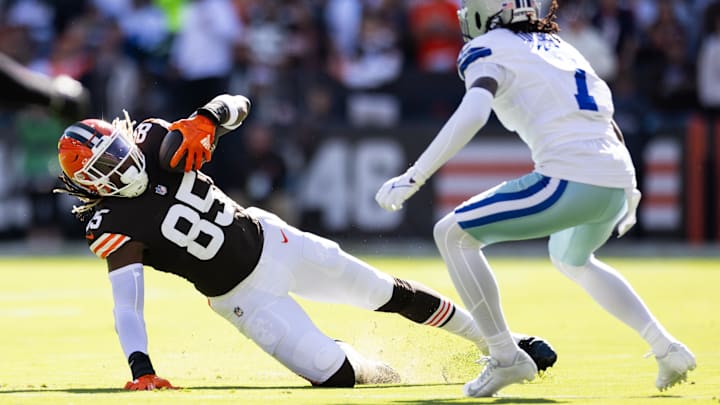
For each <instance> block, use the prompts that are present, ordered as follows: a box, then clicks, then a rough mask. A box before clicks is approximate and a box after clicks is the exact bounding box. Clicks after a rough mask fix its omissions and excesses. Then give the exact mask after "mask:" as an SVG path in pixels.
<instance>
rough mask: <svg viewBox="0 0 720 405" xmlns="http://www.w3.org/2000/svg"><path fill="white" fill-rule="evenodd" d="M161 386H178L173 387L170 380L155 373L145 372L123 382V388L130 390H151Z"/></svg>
mask: <svg viewBox="0 0 720 405" xmlns="http://www.w3.org/2000/svg"><path fill="white" fill-rule="evenodd" d="M161 388H167V389H169V390H176V389H178V387H173V386H172V384H170V381H168V380H166V379H164V378H160V377H158V376H156V375H155V374H145V375H143V376H140V377H138V378H137V379H135V380H132V381H128V382H127V383H126V384H125V389H126V390H130V391H152V390H155V389H161Z"/></svg>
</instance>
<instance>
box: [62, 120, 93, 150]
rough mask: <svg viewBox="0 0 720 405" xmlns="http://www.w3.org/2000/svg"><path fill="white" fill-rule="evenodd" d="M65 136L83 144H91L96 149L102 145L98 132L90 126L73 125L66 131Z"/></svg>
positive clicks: (79, 123)
mask: <svg viewBox="0 0 720 405" xmlns="http://www.w3.org/2000/svg"><path fill="white" fill-rule="evenodd" d="M65 135H67V136H68V137H70V138H72V139H75V140H77V141H80V142H82V143H83V144H90V147H91V148H94V147H96V146H97V145H98V143H100V137H99V136H97V132H96V131H95V129H93V128H92V127H91V126H89V125H85V124H83V123H81V122H78V123H76V124H74V125H71V126H70V127H69V128H68V129H67V130H66V131H65Z"/></svg>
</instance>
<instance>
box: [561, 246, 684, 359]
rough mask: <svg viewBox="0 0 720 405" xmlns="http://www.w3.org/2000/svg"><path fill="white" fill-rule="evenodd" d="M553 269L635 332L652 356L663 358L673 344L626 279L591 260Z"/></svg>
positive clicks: (591, 258) (592, 257)
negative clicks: (661, 356)
mask: <svg viewBox="0 0 720 405" xmlns="http://www.w3.org/2000/svg"><path fill="white" fill-rule="evenodd" d="M553 264H555V267H557V268H558V269H560V271H561V272H562V273H563V274H565V275H566V276H568V277H569V278H570V279H571V280H573V281H574V282H576V283H577V284H579V285H580V286H581V287H582V288H583V289H585V291H586V292H587V293H588V294H590V296H591V297H592V298H593V299H594V300H595V302H597V303H598V304H600V306H602V307H603V309H605V310H606V311H607V312H609V313H610V314H611V315H613V316H614V317H616V318H617V319H619V320H620V321H622V322H623V323H625V324H626V325H628V326H630V327H631V328H633V329H635V331H637V333H638V334H640V336H642V338H643V339H644V340H645V341H646V342H648V344H649V345H650V346H651V347H652V350H653V352H654V353H655V354H662V353H664V351H665V350H667V347H668V346H669V345H670V343H672V342H674V341H676V340H675V339H674V338H673V337H672V336H671V335H670V334H669V333H667V331H666V330H665V329H664V328H663V327H662V326H661V325H660V324H659V322H658V321H657V320H656V319H655V317H654V316H653V315H652V313H650V310H649V309H648V307H647V306H646V305H645V303H644V302H643V300H642V299H641V298H640V296H639V295H638V294H637V293H636V292H635V290H633V288H632V287H631V286H630V284H629V283H628V282H627V281H626V280H625V278H624V277H623V276H622V275H621V274H620V273H618V272H617V271H616V270H615V269H613V268H612V267H610V266H609V265H607V264H605V263H603V262H601V261H600V260H597V259H596V258H595V257H594V256H591V257H590V260H589V261H588V262H587V264H585V266H570V265H567V264H563V263H560V262H558V261H556V260H553Z"/></svg>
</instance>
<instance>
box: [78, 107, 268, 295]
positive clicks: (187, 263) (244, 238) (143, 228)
mask: <svg viewBox="0 0 720 405" xmlns="http://www.w3.org/2000/svg"><path fill="white" fill-rule="evenodd" d="M167 126H168V123H167V122H165V121H162V120H158V119H149V120H145V121H143V122H142V123H140V124H139V125H138V126H137V127H136V128H135V132H134V137H135V143H136V144H137V145H138V146H139V148H140V149H141V150H142V151H143V154H144V155H145V168H146V171H147V174H148V178H149V182H148V187H147V189H146V190H145V192H144V193H143V194H141V195H140V196H138V197H135V198H117V197H107V198H104V199H103V200H102V201H101V202H100V204H98V205H97V206H96V207H95V209H94V215H93V216H92V218H91V219H90V220H89V221H88V223H87V226H86V235H85V237H86V239H87V241H88V244H89V245H90V250H92V251H93V253H95V254H96V255H97V256H98V257H100V258H103V259H104V258H106V257H107V256H108V255H110V254H112V252H114V251H116V250H117V249H118V248H120V247H121V246H122V245H124V244H125V243H127V242H129V241H131V240H134V241H138V242H141V243H142V244H143V245H144V246H145V249H144V252H143V264H145V265H148V266H151V267H153V268H155V269H156V270H160V271H164V272H168V273H173V274H177V275H178V276H181V277H184V278H186V279H187V280H188V281H190V282H191V283H193V284H194V285H195V288H197V289H198V291H200V292H201V293H203V294H204V295H206V296H209V297H213V296H218V295H222V294H224V293H226V292H228V291H229V290H231V289H232V288H233V287H235V286H236V285H237V284H238V283H239V282H240V281H242V280H243V279H245V278H246V277H247V276H248V275H249V274H250V273H251V272H252V271H253V269H254V268H255V265H256V264H257V262H258V260H259V259H260V253H261V252H262V245H263V233H262V229H261V227H260V224H259V222H258V221H257V220H256V219H254V218H252V217H250V216H249V215H247V214H246V213H245V211H244V209H243V208H242V207H240V206H239V205H238V204H237V203H235V202H234V201H233V200H231V199H230V198H229V197H228V196H226V195H225V193H223V192H222V190H220V189H219V188H218V187H217V186H215V185H214V184H213V181H212V179H211V178H210V177H208V176H206V175H204V174H203V173H201V172H199V171H195V170H193V171H191V172H188V173H173V172H169V171H166V170H164V169H162V168H161V166H160V159H159V150H160V144H161V142H162V140H163V137H164V136H165V135H166V134H167Z"/></svg>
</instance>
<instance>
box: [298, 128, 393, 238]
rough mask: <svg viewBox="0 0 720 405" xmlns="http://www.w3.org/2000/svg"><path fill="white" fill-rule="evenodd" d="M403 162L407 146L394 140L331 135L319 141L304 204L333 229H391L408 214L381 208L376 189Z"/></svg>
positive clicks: (304, 181)
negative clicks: (399, 213) (319, 215)
mask: <svg viewBox="0 0 720 405" xmlns="http://www.w3.org/2000/svg"><path fill="white" fill-rule="evenodd" d="M404 166H405V154H404V152H403V148H402V146H401V145H400V144H399V143H398V142H397V141H395V140H392V139H387V138H386V139H383V138H373V139H362V140H358V141H356V142H349V141H347V140H344V139H339V138H336V139H330V140H328V141H326V142H324V143H323V144H322V145H320V147H319V148H318V150H317V152H316V153H315V155H314V156H313V157H312V159H311V160H310V162H309V164H308V168H307V170H306V172H305V173H304V176H303V178H302V179H301V181H300V188H299V195H298V197H299V203H300V206H301V207H300V208H301V209H302V210H303V211H319V212H320V214H321V218H322V221H323V224H322V225H323V226H324V227H326V228H327V229H328V230H330V231H344V230H348V229H350V228H351V227H357V228H358V230H360V231H383V230H392V229H394V228H396V227H397V226H398V225H399V223H400V222H401V221H402V219H403V215H398V214H396V213H390V212H387V211H385V210H383V209H382V208H380V207H379V206H378V205H377V203H376V202H375V193H376V192H377V190H378V188H379V187H380V186H381V185H382V183H383V182H384V181H385V180H387V179H389V178H391V177H393V176H397V175H398V174H399V173H401V172H402V171H404V170H405V168H404Z"/></svg>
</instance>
